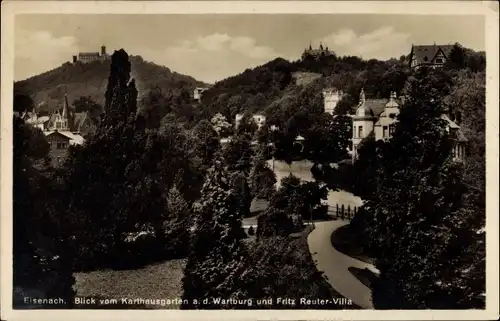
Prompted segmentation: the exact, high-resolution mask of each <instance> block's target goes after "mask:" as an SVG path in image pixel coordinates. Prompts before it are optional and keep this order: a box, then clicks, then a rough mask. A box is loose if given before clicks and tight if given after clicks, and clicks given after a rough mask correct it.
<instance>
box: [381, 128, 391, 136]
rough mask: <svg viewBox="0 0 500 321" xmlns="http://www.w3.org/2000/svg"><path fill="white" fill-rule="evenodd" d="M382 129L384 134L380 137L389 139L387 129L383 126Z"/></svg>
mask: <svg viewBox="0 0 500 321" xmlns="http://www.w3.org/2000/svg"><path fill="white" fill-rule="evenodd" d="M383 129H384V132H383V134H382V137H384V138H385V137H389V128H388V127H387V126H384V127H383Z"/></svg>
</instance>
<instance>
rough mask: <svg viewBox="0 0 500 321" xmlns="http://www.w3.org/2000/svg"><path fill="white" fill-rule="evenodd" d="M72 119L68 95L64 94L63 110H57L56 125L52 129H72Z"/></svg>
mask: <svg viewBox="0 0 500 321" xmlns="http://www.w3.org/2000/svg"><path fill="white" fill-rule="evenodd" d="M71 120H72V117H71V115H70V110H69V106H68V96H67V95H64V104H63V108H62V112H61V113H59V110H58V111H57V112H56V114H55V119H54V127H53V128H51V129H53V130H57V131H70V128H71V125H72V124H71Z"/></svg>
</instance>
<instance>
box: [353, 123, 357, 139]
mask: <svg viewBox="0 0 500 321" xmlns="http://www.w3.org/2000/svg"><path fill="white" fill-rule="evenodd" d="M356 128H357V127H356V126H354V127H353V128H352V129H353V130H354V133H352V136H353V137H354V138H356Z"/></svg>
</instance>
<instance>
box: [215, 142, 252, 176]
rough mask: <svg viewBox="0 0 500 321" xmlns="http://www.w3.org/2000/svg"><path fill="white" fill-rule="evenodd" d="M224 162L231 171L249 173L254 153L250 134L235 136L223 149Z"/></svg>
mask: <svg viewBox="0 0 500 321" xmlns="http://www.w3.org/2000/svg"><path fill="white" fill-rule="evenodd" d="M222 155H223V158H224V161H225V162H226V164H227V165H228V166H229V169H230V170H238V171H245V172H247V171H249V170H250V168H251V164H252V157H253V155H254V151H253V148H252V138H251V136H250V135H248V134H241V135H235V136H233V137H232V139H231V140H230V141H229V142H228V143H227V145H226V146H224V148H223V149H222Z"/></svg>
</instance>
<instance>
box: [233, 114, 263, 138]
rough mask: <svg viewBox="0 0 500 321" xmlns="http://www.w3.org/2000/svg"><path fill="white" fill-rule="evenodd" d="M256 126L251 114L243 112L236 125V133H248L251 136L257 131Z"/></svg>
mask: <svg viewBox="0 0 500 321" xmlns="http://www.w3.org/2000/svg"><path fill="white" fill-rule="evenodd" d="M257 130H258V127H257V124H256V123H255V121H254V120H253V118H252V116H250V115H248V114H245V115H243V118H241V120H240V122H239V124H238V126H237V127H236V135H243V134H246V135H250V136H251V137H253V136H254V135H255V133H256V132H257Z"/></svg>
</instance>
